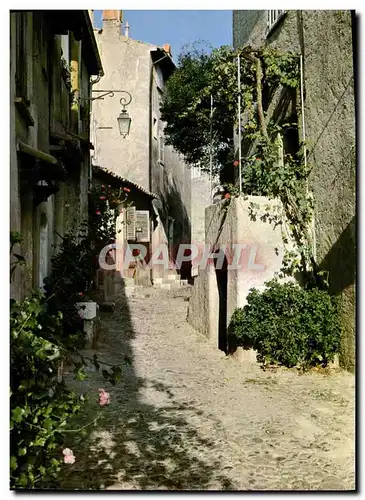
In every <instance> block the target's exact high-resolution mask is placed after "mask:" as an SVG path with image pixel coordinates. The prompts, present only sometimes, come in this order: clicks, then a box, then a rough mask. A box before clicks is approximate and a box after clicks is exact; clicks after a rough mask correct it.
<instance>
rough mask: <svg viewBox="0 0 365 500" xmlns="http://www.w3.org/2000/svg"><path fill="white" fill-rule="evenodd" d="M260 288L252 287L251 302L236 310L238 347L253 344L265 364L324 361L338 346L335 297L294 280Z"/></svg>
mask: <svg viewBox="0 0 365 500" xmlns="http://www.w3.org/2000/svg"><path fill="white" fill-rule="evenodd" d="M266 287H267V288H266V289H265V290H264V291H263V292H259V291H258V290H256V289H252V290H251V291H250V293H249V294H248V296H247V305H245V306H244V307H243V308H241V309H236V311H235V312H234V314H233V316H232V319H231V323H230V325H229V333H230V335H233V336H234V337H235V338H236V340H237V345H240V346H243V347H244V348H253V349H256V350H257V352H258V359H259V360H260V361H263V362H265V363H270V362H272V363H279V364H283V365H285V366H288V367H291V366H296V365H301V366H313V365H316V364H323V365H326V364H327V363H328V362H329V361H332V360H333V358H334V355H335V354H336V353H337V352H338V351H339V347H340V327H339V321H338V315H337V303H336V300H335V299H334V298H333V297H331V296H330V295H329V294H328V292H326V291H323V290H319V289H317V288H313V289H305V288H301V287H300V286H299V285H297V284H296V283H285V284H280V283H279V282H278V281H277V280H272V281H270V282H268V283H266Z"/></svg>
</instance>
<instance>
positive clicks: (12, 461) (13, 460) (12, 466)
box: [10, 456, 18, 470]
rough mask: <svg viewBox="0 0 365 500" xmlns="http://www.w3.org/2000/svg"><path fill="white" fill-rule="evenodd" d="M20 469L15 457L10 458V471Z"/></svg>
mask: <svg viewBox="0 0 365 500" xmlns="http://www.w3.org/2000/svg"><path fill="white" fill-rule="evenodd" d="M17 467H18V462H17V461H16V458H15V457H14V456H11V457H10V470H15V469H16V468H17Z"/></svg>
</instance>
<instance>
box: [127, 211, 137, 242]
mask: <svg viewBox="0 0 365 500" xmlns="http://www.w3.org/2000/svg"><path fill="white" fill-rule="evenodd" d="M126 223H127V229H126V233H127V241H130V240H135V239H136V207H127V209H126Z"/></svg>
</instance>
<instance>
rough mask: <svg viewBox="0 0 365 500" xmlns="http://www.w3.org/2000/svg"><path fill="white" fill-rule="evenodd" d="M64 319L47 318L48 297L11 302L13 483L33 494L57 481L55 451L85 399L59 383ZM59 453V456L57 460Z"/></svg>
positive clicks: (11, 464)
mask: <svg viewBox="0 0 365 500" xmlns="http://www.w3.org/2000/svg"><path fill="white" fill-rule="evenodd" d="M61 320H62V316H61V314H58V315H55V316H50V315H49V314H48V313H47V307H46V302H45V300H44V296H43V295H42V294H41V293H40V292H39V293H34V294H33V296H32V297H30V298H28V299H26V300H24V301H22V302H17V301H14V300H13V301H11V309H10V338H11V344H10V345H11V348H10V389H11V393H10V409H11V418H10V449H11V458H10V470H11V476H10V478H11V479H10V484H11V487H12V488H26V489H31V488H34V487H36V486H39V485H40V484H42V482H43V481H46V480H50V479H52V478H54V477H55V476H56V475H57V473H58V471H59V470H60V465H61V460H60V459H58V458H56V457H57V456H60V453H58V450H57V448H58V447H59V446H60V445H61V444H62V442H63V440H64V437H63V435H62V433H63V431H64V430H65V427H66V425H67V422H68V420H69V418H70V417H71V416H72V415H73V414H75V413H76V412H77V411H78V410H79V409H80V407H81V400H80V398H79V397H77V396H76V394H74V393H73V392H71V391H69V390H68V389H67V388H66V386H65V384H64V383H59V382H58V381H57V368H58V363H59V361H60V360H61V359H62V358H63V349H62V347H61V346H60V344H59V343H58V342H57V337H59V330H60V328H61ZM55 452H56V455H55Z"/></svg>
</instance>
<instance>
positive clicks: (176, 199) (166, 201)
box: [151, 65, 192, 249]
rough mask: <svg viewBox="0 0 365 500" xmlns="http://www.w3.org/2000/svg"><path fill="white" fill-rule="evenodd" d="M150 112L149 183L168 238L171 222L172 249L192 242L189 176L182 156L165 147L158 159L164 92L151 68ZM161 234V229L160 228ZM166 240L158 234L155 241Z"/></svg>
mask: <svg viewBox="0 0 365 500" xmlns="http://www.w3.org/2000/svg"><path fill="white" fill-rule="evenodd" d="M152 77H153V80H152V89H151V91H152V96H151V99H152V109H151V136H152V137H151V141H152V143H151V182H152V191H153V192H155V193H156V194H158V196H159V197H160V201H161V203H159V204H158V205H157V206H158V212H159V218H160V220H161V222H162V226H163V228H164V231H165V233H166V236H167V235H168V217H170V218H172V219H174V230H173V242H172V244H173V246H174V249H177V245H178V244H179V243H182V242H184V243H187V242H190V240H191V203H192V201H191V196H192V194H191V193H192V186H191V176H190V170H189V169H188V168H187V166H186V165H185V163H184V161H183V160H182V158H181V156H180V155H179V154H178V153H177V152H176V151H175V150H174V149H173V148H172V147H171V146H166V145H165V144H164V146H163V149H164V154H163V161H160V160H161V159H160V158H159V135H160V134H163V130H164V126H165V125H164V122H162V120H161V113H160V104H161V99H162V94H163V92H164V90H165V81H166V77H165V76H164V74H163V72H162V70H161V69H160V68H159V66H158V65H157V66H155V67H154V68H153V75H152ZM159 230H161V231H162V227H161V228H159ZM164 239H165V237H164V236H163V235H162V234H161V235H160V236H159V238H158V241H160V242H162V241H163V240H164Z"/></svg>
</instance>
